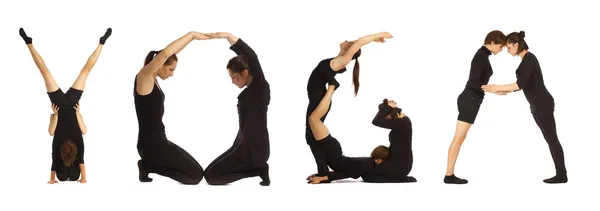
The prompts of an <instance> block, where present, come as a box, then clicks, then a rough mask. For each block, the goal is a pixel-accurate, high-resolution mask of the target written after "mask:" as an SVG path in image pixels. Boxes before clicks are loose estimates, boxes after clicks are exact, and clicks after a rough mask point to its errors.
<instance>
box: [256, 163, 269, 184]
mask: <svg viewBox="0 0 600 211" xmlns="http://www.w3.org/2000/svg"><path fill="white" fill-rule="evenodd" d="M258 176H259V177H260V179H262V182H260V183H259V184H260V185H262V186H269V185H271V178H270V177H269V164H267V165H266V166H265V167H262V168H260V170H259V173H258Z"/></svg>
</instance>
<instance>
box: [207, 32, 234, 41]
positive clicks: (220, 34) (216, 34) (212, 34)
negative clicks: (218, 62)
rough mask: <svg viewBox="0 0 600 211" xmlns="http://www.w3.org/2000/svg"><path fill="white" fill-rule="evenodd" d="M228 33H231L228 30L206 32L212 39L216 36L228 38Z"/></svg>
mask: <svg viewBox="0 0 600 211" xmlns="http://www.w3.org/2000/svg"><path fill="white" fill-rule="evenodd" d="M228 35H229V33H227V32H215V33H208V34H206V36H208V37H209V38H211V39H214V38H227V36H228Z"/></svg>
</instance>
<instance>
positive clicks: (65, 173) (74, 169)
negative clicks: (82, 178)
mask: <svg viewBox="0 0 600 211" xmlns="http://www.w3.org/2000/svg"><path fill="white" fill-rule="evenodd" d="M80 173H81V172H80V170H79V164H75V163H74V164H71V166H69V167H67V166H64V165H63V166H62V167H61V168H59V169H58V170H56V178H58V180H60V181H67V180H71V181H77V180H78V179H79V174H80Z"/></svg>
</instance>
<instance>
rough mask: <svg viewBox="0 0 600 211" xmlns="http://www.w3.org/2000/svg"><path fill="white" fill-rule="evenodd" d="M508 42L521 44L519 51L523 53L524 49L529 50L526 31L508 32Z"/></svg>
mask: <svg viewBox="0 0 600 211" xmlns="http://www.w3.org/2000/svg"><path fill="white" fill-rule="evenodd" d="M506 43H509V44H513V43H517V44H519V47H518V48H517V53H521V52H522V51H524V50H529V46H528V45H527V42H525V32H524V31H520V32H513V33H510V34H508V35H507V36H506Z"/></svg>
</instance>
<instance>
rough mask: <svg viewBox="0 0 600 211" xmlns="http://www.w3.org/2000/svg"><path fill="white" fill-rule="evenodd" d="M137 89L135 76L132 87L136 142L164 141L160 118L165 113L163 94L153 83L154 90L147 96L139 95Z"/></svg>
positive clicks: (162, 125)
mask: <svg viewBox="0 0 600 211" xmlns="http://www.w3.org/2000/svg"><path fill="white" fill-rule="evenodd" d="M136 89H137V76H136V80H135V81H134V85H133V96H134V99H135V113H136V114H137V119H138V126H139V131H138V141H140V140H145V139H166V135H165V125H164V124H163V121H162V117H163V114H164V113H165V94H164V93H163V92H162V90H161V89H160V88H159V87H158V85H157V82H156V81H154V88H152V92H150V94H148V95H144V96H142V95H140V94H138V93H137V91H136Z"/></svg>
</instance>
